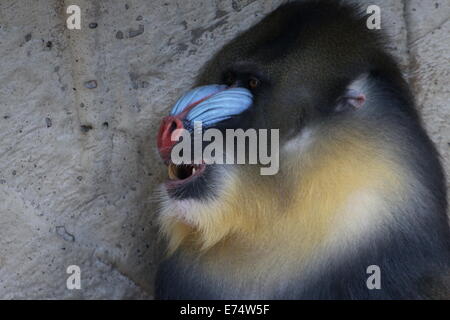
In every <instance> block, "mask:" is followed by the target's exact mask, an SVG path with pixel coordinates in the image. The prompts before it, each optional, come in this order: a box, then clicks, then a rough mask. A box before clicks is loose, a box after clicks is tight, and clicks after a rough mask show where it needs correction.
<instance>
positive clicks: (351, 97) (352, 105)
mask: <svg viewBox="0 0 450 320" xmlns="http://www.w3.org/2000/svg"><path fill="white" fill-rule="evenodd" d="M367 91H368V90H367V75H365V74H364V75H362V76H360V77H358V79H356V80H354V81H352V82H351V83H350V85H349V86H347V88H346V89H345V91H344V93H343V94H342V96H341V97H339V99H338V102H337V104H336V108H335V111H336V112H342V111H346V110H357V109H361V108H362V107H363V106H364V104H365V103H366V93H367Z"/></svg>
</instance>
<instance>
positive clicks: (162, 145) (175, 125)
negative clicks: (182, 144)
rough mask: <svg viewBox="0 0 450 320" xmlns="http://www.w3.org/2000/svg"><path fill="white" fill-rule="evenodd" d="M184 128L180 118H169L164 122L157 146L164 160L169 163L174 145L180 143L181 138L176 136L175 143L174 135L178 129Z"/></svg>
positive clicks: (160, 128)
mask: <svg viewBox="0 0 450 320" xmlns="http://www.w3.org/2000/svg"><path fill="white" fill-rule="evenodd" d="M183 128H184V126H183V122H182V121H181V120H180V119H179V118H178V117H174V116H168V117H165V118H164V119H163V120H162V123H161V127H159V132H158V138H157V145H158V150H159V153H160V155H161V157H162V158H163V160H165V161H168V160H169V159H170V151H171V150H172V147H173V145H174V144H175V143H177V141H178V140H177V139H178V137H179V136H174V137H173V138H174V141H172V133H173V132H174V131H175V130H176V129H183Z"/></svg>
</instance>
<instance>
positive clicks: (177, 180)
mask: <svg viewBox="0 0 450 320" xmlns="http://www.w3.org/2000/svg"><path fill="white" fill-rule="evenodd" d="M205 168H206V164H180V165H176V164H174V163H169V165H168V167H167V173H168V175H169V181H168V185H169V186H179V185H181V184H186V183H189V182H190V181H192V180H194V179H196V178H197V177H199V176H201V175H202V174H203V173H204V171H205Z"/></svg>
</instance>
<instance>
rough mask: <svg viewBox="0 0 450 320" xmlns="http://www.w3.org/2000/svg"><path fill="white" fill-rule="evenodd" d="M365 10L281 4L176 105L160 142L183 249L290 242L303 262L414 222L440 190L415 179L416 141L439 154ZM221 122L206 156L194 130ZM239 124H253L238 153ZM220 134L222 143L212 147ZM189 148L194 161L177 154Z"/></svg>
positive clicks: (176, 237) (166, 224)
mask: <svg viewBox="0 0 450 320" xmlns="http://www.w3.org/2000/svg"><path fill="white" fill-rule="evenodd" d="M356 12H357V10H355V9H354V8H351V7H348V6H342V5H341V4H339V2H332V1H315V2H308V3H291V4H288V5H285V6H282V7H280V8H279V9H277V10H276V11H275V12H273V13H272V14H271V15H269V16H268V17H266V18H265V19H264V20H263V21H261V22H260V23H258V24H257V25H255V26H254V27H252V28H251V29H249V30H248V31H246V32H245V33H243V34H241V35H239V36H238V37H237V38H236V39H234V40H233V41H231V42H230V43H229V44H227V45H226V46H225V47H224V48H223V49H222V50H221V51H220V52H218V53H217V54H216V55H215V56H214V57H213V59H212V60H211V61H210V62H209V63H207V64H206V66H205V67H204V69H203V70H202V72H201V74H200V75H199V76H198V79H197V82H196V84H195V85H194V87H193V89H191V90H188V91H187V93H185V94H184V95H183V96H182V97H181V98H180V99H179V100H178V101H177V102H176V103H175V104H174V106H173V107H172V109H171V111H170V114H169V115H168V116H167V117H165V118H164V119H163V120H162V124H161V127H160V130H159V134H158V138H157V145H158V149H159V152H160V155H161V157H162V159H163V161H164V162H165V164H166V165H167V166H168V172H169V179H168V181H167V182H166V183H164V185H163V186H161V193H162V209H161V214H160V223H161V227H162V230H163V232H164V233H165V234H166V235H167V237H168V239H169V248H170V251H171V252H173V251H176V250H177V249H178V248H180V246H181V247H183V248H184V249H186V250H188V251H191V252H198V253H208V252H211V250H212V249H213V248H216V249H217V248H221V249H220V250H221V252H222V254H223V255H226V254H228V253H229V254H231V253H230V252H238V251H240V250H241V251H245V250H246V249H248V248H252V249H255V250H263V251H264V250H266V251H270V250H273V249H274V248H284V249H283V252H287V251H290V252H296V254H294V255H291V256H295V257H297V258H296V259H297V260H298V261H300V260H302V261H303V260H304V259H301V258H299V257H305V256H312V255H315V254H316V253H317V252H318V251H317V250H324V251H327V252H328V251H329V252H334V251H338V250H334V249H336V248H339V250H344V249H343V248H346V247H347V248H348V247H351V246H355V245H356V243H357V244H358V245H362V243H365V242H368V241H370V240H371V239H373V238H374V237H375V238H376V237H377V236H378V235H379V232H380V230H382V229H383V228H384V227H383V226H385V225H388V226H389V224H390V223H389V221H392V220H393V219H394V220H395V219H402V218H399V217H398V216H394V211H395V212H396V214H399V212H402V213H401V215H403V216H407V215H408V212H407V210H403V209H404V208H405V207H406V206H410V205H412V206H414V202H415V201H417V200H416V198H417V197H416V195H415V192H416V191H417V192H420V193H421V194H422V195H423V194H426V193H427V192H428V190H427V186H426V185H424V184H426V182H424V181H419V180H420V179H418V178H417V175H415V174H412V172H413V171H415V170H417V168H419V167H421V165H420V164H419V165H418V163H420V162H421V161H422V159H421V158H420V157H421V155H420V152H418V150H417V148H416V147H415V145H418V144H420V145H421V146H420V148H419V149H421V150H422V151H423V150H427V152H430V153H433V154H434V152H435V151H434V149H433V147H432V146H431V145H430V144H429V140H428V138H427V137H426V135H425V134H424V132H423V130H422V128H421V126H420V123H419V120H418V117H417V114H416V111H415V109H414V107H413V103H412V99H411V97H410V93H409V90H408V88H407V86H406V85H405V82H404V81H403V79H402V77H401V74H400V71H399V70H398V68H397V66H396V64H395V62H394V61H393V59H392V58H391V57H390V56H389V54H387V53H386V52H385V49H384V48H383V45H382V43H381V41H380V35H379V34H378V33H379V31H373V30H369V29H368V28H367V27H366V19H367V17H364V16H359V15H358V14H356ZM196 123H201V127H198V126H197V127H196ZM196 128H197V129H196ZM210 129H214V130H215V131H210V132H213V133H211V134H209V135H208V137H209V138H208V139H206V138H205V136H203V138H200V144H199V145H200V148H197V150H200V152H199V153H198V154H195V153H196V152H195V151H194V150H195V149H196V148H195V146H194V144H195V141H196V140H195V137H194V136H195V135H196V134H202V133H205V134H206V132H207V131H208V130H210ZM230 129H232V130H235V132H237V129H242V131H243V132H247V133H248V134H247V135H246V136H245V139H241V140H245V141H246V142H247V143H246V145H245V147H244V148H243V149H240V151H239V149H238V148H239V147H238V146H236V145H235V146H230V145H229V144H228V143H230V141H229V140H228V139H227V135H228V133H229V132H228V131H227V130H230ZM249 129H250V130H253V131H248V130H249ZM264 132H265V136H264ZM241 133H242V132H241ZM254 134H256V139H252V138H253V137H254ZM211 137H214V138H211ZM232 140H233V139H232ZM238 140H239V139H238V138H235V139H234V141H235V142H236V141H238ZM218 141H219V142H220V143H219V142H218ZM255 141H256V142H255ZM241 142H242V141H241ZM181 143H184V146H185V148H184V149H182V151H180V149H176V148H177V146H179V145H180V144H181ZM212 143H217V144H216V146H218V145H223V146H224V148H222V149H221V148H217V149H216V150H215V153H213V152H206V151H208V146H210V145H211V144H212ZM252 143H253V145H252ZM255 144H256V146H255ZM188 146H191V148H190V149H189V148H188ZM197 146H198V145H197ZM210 149H211V148H210ZM210 149H209V151H210ZM174 150H176V152H174ZM263 151H264V152H263ZM242 152H244V153H245V157H244V158H245V160H246V161H244V163H239V162H238V161H236V160H237V158H239V155H240V154H241V153H242ZM271 153H273V154H271ZM180 154H181V156H182V157H186V156H189V157H187V158H188V159H191V160H189V161H185V162H176V161H174V158H173V157H174V155H179V156H180ZM199 154H201V156H200V157H199ZM205 154H206V157H205ZM230 154H231V156H230ZM255 155H256V161H253V162H252V161H251V160H252V159H254V157H255ZM211 157H214V159H216V160H217V159H222V160H223V161H215V162H214V161H210V160H211ZM267 157H269V158H270V159H271V160H273V162H276V161H279V169H278V165H277V170H275V171H276V173H275V174H261V172H262V171H261V168H267V167H268V166H270V165H271V164H269V163H268V162H267V161H264V160H267V159H265V158H267ZM226 159H228V160H235V161H234V162H233V161H225V160H226ZM436 161H437V160H436ZM231 162H233V163H231ZM431 166H436V168H439V164H438V162H434V163H432V164H431ZM422 169H423V170H425V169H424V168H421V169H420V170H422ZM424 174H425V172H424ZM418 190H419V191H418ZM407 204H408V205H407ZM403 211H404V212H403ZM406 220H407V219H406ZM385 231H386V229H385V230H384V231H383V232H385ZM355 239H361V241H359V240H358V241H356V242H355ZM226 247H229V248H232V250H230V251H227V249H224V248H226ZM217 250H219V249H217ZM277 252H279V254H282V252H280V251H277ZM313 252H314V254H313ZM262 263H263V261H262Z"/></svg>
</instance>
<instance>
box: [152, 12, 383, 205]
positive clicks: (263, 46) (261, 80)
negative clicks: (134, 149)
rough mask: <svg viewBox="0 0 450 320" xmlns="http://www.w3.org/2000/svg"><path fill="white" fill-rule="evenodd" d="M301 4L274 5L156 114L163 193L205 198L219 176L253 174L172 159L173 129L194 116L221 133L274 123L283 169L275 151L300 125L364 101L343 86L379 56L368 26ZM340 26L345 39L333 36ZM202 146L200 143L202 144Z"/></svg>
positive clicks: (186, 125)
mask: <svg viewBox="0 0 450 320" xmlns="http://www.w3.org/2000/svg"><path fill="white" fill-rule="evenodd" d="M309 6H310V8H307V9H308V14H307V15H305V16H302V14H301V12H300V13H299V12H298V11H297V12H296V11H295V10H294V11H293V13H291V12H290V11H292V8H291V7H290V6H285V7H282V8H280V9H279V10H277V11H276V12H274V13H273V14H272V15H270V16H269V17H267V18H266V19H264V20H263V21H262V22H260V23H259V24H257V25H256V26H254V27H253V28H251V29H250V30H248V31H247V32H245V33H243V34H241V35H240V36H238V37H237V38H236V39H234V40H233V41H232V42H231V43H229V44H228V45H226V46H225V47H224V48H223V49H222V50H221V51H220V52H219V53H217V54H216V56H215V57H214V58H213V59H212V60H211V61H210V62H209V63H208V64H207V65H206V66H205V67H204V69H203V71H202V72H201V74H200V75H199V77H198V79H197V83H196V85H195V86H194V88H192V89H190V90H188V91H187V92H186V93H185V94H184V95H183V96H182V97H181V98H180V99H179V100H178V101H177V102H176V103H175V104H174V106H173V107H172V109H171V111H170V114H169V115H168V116H167V117H165V118H164V119H163V120H162V123H161V127H160V130H159V134H158V138H157V145H158V149H159V152H160V155H161V157H162V159H163V160H164V162H165V164H166V165H167V166H168V176H169V179H168V181H167V182H166V183H165V192H167V194H168V196H169V197H170V198H171V199H172V200H174V201H175V200H189V199H191V200H206V199H213V198H215V197H216V196H217V195H218V194H220V192H222V191H221V190H220V189H221V186H223V183H224V181H223V180H224V178H223V177H224V175H229V174H231V173H233V174H234V175H237V176H239V175H242V174H243V172H245V174H249V175H252V174H258V172H259V171H257V170H253V168H252V167H251V166H246V165H244V166H235V165H228V164H205V161H199V162H196V163H194V161H192V162H191V163H184V164H174V163H173V161H172V159H171V152H172V149H173V148H174V146H175V145H176V144H177V143H178V141H177V140H176V139H177V137H178V136H179V135H180V134H179V133H178V131H177V129H185V130H187V131H188V132H189V133H190V134H191V136H193V132H194V122H195V121H201V122H202V129H201V130H203V132H204V131H205V130H206V129H210V128H215V129H217V130H220V132H222V133H223V135H224V136H225V132H226V129H239V128H240V129H243V130H247V129H249V128H253V129H257V130H259V129H268V130H271V129H278V130H279V141H276V142H279V148H280V150H281V151H280V159H279V161H280V162H281V167H283V150H286V148H287V146H289V145H290V142H291V144H292V142H293V141H294V140H295V139H296V138H298V137H299V136H301V135H302V134H304V135H306V134H307V132H308V129H307V128H308V127H314V126H315V124H320V123H323V122H324V121H333V120H334V119H335V118H339V117H342V114H345V113H348V112H352V111H353V110H354V109H356V108H358V107H360V106H361V105H362V104H363V103H364V99H365V95H364V92H363V91H361V89H360V88H356V89H355V88H352V86H351V84H352V82H353V81H356V80H357V78H358V77H359V76H361V75H362V74H364V72H369V71H370V68H371V63H372V60H374V57H375V56H376V55H377V54H379V50H378V49H377V47H376V46H377V45H378V44H377V42H376V40H373V39H374V35H371V36H369V37H368V36H367V34H369V33H370V31H369V30H367V29H365V28H361V24H363V23H364V22H363V20H361V18H355V19H354V20H349V19H348V18H347V17H348V16H349V15H350V16H351V15H353V12H351V11H349V9H348V8H346V7H340V6H336V7H335V8H334V10H336V11H342V12H341V13H339V12H337V13H336V12H329V13H327V11H323V10H320V9H318V8H317V9H315V8H314V6H315V5H314V4H310V5H309ZM331 7H334V6H333V5H331ZM327 15H329V17H327ZM340 16H342V21H339V20H340V18H339V17H340ZM328 18H329V19H328ZM327 19H328V20H327ZM337 20H338V21H337ZM324 22H325V23H324ZM336 25H339V26H340V28H341V30H336V28H335V26H336ZM342 29H343V30H342ZM342 32H344V33H345V34H346V35H348V37H347V38H342V37H341V36H339V35H338V33H339V34H342ZM336 39H338V41H336ZM367 39H369V40H367ZM349 47H351V48H352V50H350V52H348V50H347V49H348V48H349ZM174 138H175V141H174ZM192 140H194V139H192ZM272 143H273V142H272ZM268 144H269V147H268V148H269V149H271V148H270V142H269V143H268ZM207 145H208V143H207V142H203V143H202V148H203V150H204V149H205V148H206V147H207ZM258 147H260V146H258ZM246 148H247V149H246V151H249V149H248V148H249V147H248V146H247V147H246ZM192 149H193V148H192ZM191 152H192V153H193V150H191ZM226 152H228V149H227V151H226ZM191 158H194V155H193V156H192V157H191ZM258 164H259V165H261V164H260V163H259V161H258ZM255 178H256V177H255Z"/></svg>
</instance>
